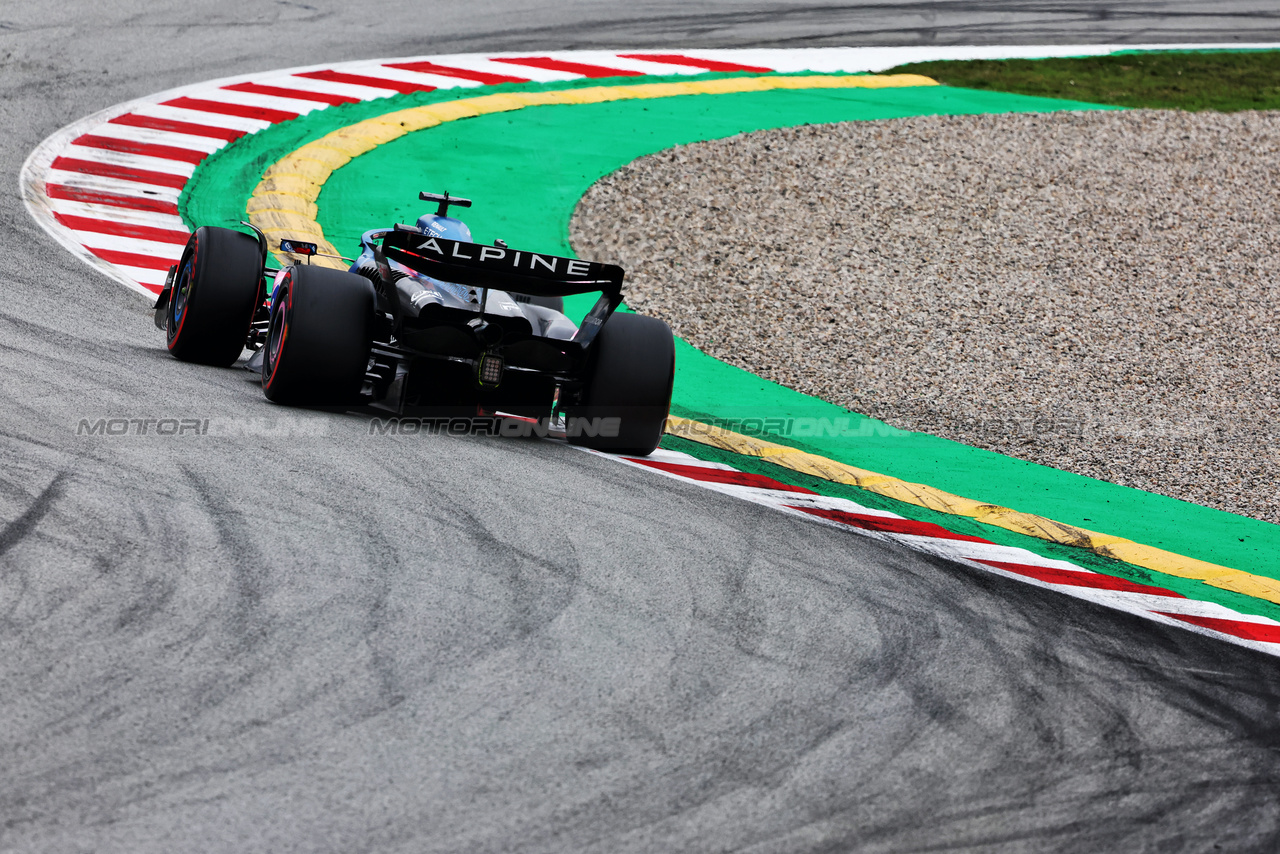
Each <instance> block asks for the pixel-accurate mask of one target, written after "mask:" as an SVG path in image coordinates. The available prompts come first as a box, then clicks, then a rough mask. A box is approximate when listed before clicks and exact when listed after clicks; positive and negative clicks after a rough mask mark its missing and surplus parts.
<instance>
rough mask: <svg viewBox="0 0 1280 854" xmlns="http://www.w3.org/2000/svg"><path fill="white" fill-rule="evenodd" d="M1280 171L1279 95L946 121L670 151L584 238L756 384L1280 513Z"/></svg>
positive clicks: (643, 169)
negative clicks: (1245, 101) (1222, 106)
mask: <svg viewBox="0 0 1280 854" xmlns="http://www.w3.org/2000/svg"><path fill="white" fill-rule="evenodd" d="M1277 186H1280V113H1277V112H1241V113H1234V114H1220V113H1211V112H1203V113H1184V112H1180V111H1164V110H1131V111H1096V112H1082V113H1081V112H1062V113H1048V114H1028V115H998V116H929V117H919V118H910V119H896V120H891V121H878V122H850V123H843V124H835V125H813V126H806V127H800V128H789V129H784V130H772V131H762V132H759V133H753V134H746V135H741V136H737V137H733V138H730V139H724V140H715V141H711V142H702V143H697V144H694V145H689V146H684V147H680V148H675V149H671V150H668V151H663V152H661V153H659V154H655V155H653V156H650V157H647V158H643V159H641V160H638V161H636V162H635V163H632V164H630V165H628V166H626V167H625V168H623V169H621V170H619V171H618V172H616V173H614V174H612V175H610V176H607V177H606V178H604V179H603V180H601V181H600V182H599V183H597V184H596V185H595V186H594V187H593V188H592V189H591V191H590V192H589V193H587V195H586V196H585V197H584V198H583V200H582V201H581V203H580V204H579V206H578V209H577V211H576V213H575V216H574V220H573V224H572V237H573V245H574V248H575V250H576V251H577V252H578V253H579V254H580V255H581V256H582V257H586V258H591V259H592V260H601V261H610V262H614V263H619V264H621V265H623V266H624V267H625V268H626V269H627V271H628V285H627V291H626V293H627V301H628V303H629V304H630V305H631V306H632V307H634V308H635V309H637V310H639V311H643V312H646V313H649V314H653V315H656V316H658V317H661V318H663V319H665V320H666V321H667V322H668V323H670V324H671V326H672V328H673V329H674V330H675V332H676V334H678V335H680V336H682V337H684V338H685V339H687V340H688V341H690V342H691V343H692V344H694V345H696V346H697V347H699V348H700V349H702V350H704V351H705V352H707V353H709V354H711V355H713V356H715V357H717V358H719V359H722V360H724V361H726V362H729V363H730V364H733V365H738V366H740V367H742V368H746V369H747V370H749V371H752V372H754V373H756V374H758V375H760V376H762V377H766V378H768V379H770V380H773V381H775V382H778V383H781V384H783V385H786V386H790V387H791V388H794V389H796V390H798V391H802V392H805V393H806V394H811V395H816V396H818V397H821V398H823V399H825V400H828V401H831V402H832V403H836V404H839V405H840V406H844V407H847V408H849V409H852V410H854V411H857V412H861V413H865V414H867V415H871V416H874V417H876V418H880V419H883V420H885V421H887V422H889V423H890V424H893V425H896V426H899V427H903V428H907V429H910V430H921V431H925V432H928V433H932V434H935V435H938V436H943V437H946V438H949V439H955V440H957V441H960V442H964V443H966V444H969V445H973V446H976V447H980V448H988V449H990V450H993V451H998V452H1000V453H1003V454H1008V455H1010V456H1014V457H1018V458H1020V459H1025V460H1031V461H1034V462H1037V463H1043V464H1045V465H1050V466H1054V467H1056V468H1062V469H1066V470H1068V471H1073V472H1078V473H1080V474H1085V475H1089V476H1091V477H1096V478H1101V479H1103V480H1108V481H1111V482H1114V483H1119V484H1124V485H1126V486H1132V487H1137V488H1139V489H1144V490H1149V491H1152V492H1157V493H1161V494H1163V495H1169V496H1173V497H1176V498H1181V499H1184V500H1187V501H1192V502H1195V503H1197V504H1203V505H1207V506H1210V507H1217V508H1220V509H1223V510H1228V511H1230V512H1233V513H1240V514H1244V515H1248V516H1253V517H1255V518H1258V519H1264V520H1266V521H1270V522H1280V499H1278V498H1277V495H1276V489H1275V473H1276V467H1277V462H1278V457H1280V450H1278V449H1277V443H1276V436H1277V425H1276V416H1277V408H1278V406H1280V334H1277V324H1278V323H1280V317H1278V315H1277V308H1278V307H1280V292H1278V291H1277V290H1276V289H1275V288H1274V287H1273V285H1274V283H1275V282H1276V281H1277V278H1278V276H1277V273H1278V272H1280V256H1278V255H1277V252H1276V247H1277V243H1278V241H1280V223H1278V217H1277V197H1276V187H1277ZM974 497H981V496H974Z"/></svg>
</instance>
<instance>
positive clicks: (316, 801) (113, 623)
mask: <svg viewBox="0 0 1280 854" xmlns="http://www.w3.org/2000/svg"><path fill="white" fill-rule="evenodd" d="M1195 5H1199V4H1195ZM958 6H959V4H948V3H931V4H910V3H897V4H879V5H875V6H830V7H827V6H819V5H801V4H788V3H781V4H779V3H774V4H745V3H741V4H734V3H720V4H716V3H693V4H652V5H650V6H636V5H634V4H621V3H614V2H605V3H589V4H588V3H560V4H530V5H522V6H521V7H520V8H519V9H518V10H515V11H509V10H506V9H504V8H503V7H502V4H493V3H473V4H458V6H457V7H453V8H447V9H440V8H437V7H436V6H435V5H434V4H431V5H425V4H421V3H381V4H372V3H368V4H336V3H334V4H328V3H326V4H318V5H303V4H291V3H279V4H275V5H271V6H265V5H262V4H251V3H245V2H240V3H223V4H217V5H216V7H215V5H214V4H206V5H205V6H203V7H201V6H194V5H192V4H142V3H136V4H133V5H130V4H127V3H113V4H102V3H88V2H79V0H77V2H70V3H63V4H59V5H58V6H57V7H56V8H37V7H35V6H34V5H30V6H29V5H28V4H23V5H22V6H21V7H19V6H17V4H10V5H9V6H6V7H4V8H3V9H0V69H2V73H0V91H2V94H3V97H0V119H3V126H4V127H5V128H6V129H7V130H8V135H7V138H6V140H5V141H4V143H3V146H2V147H0V158H2V171H3V174H4V175H5V176H6V177H5V179H4V183H3V189H2V190H0V229H2V231H3V240H0V260H2V267H0V269H3V271H4V272H3V273H2V274H0V288H2V289H3V290H2V291H0V293H2V294H3V298H2V299H0V376H2V377H3V380H2V381H0V396H2V403H3V405H2V406H0V768H3V769H4V773H3V774H0V850H5V851H9V850H13V851H59V852H63V851H196V850H198V851H268V850H269V851H285V850H299V851H326V850H327V851H463V850H466V851H513V850H522V851H564V850H584V851H590V850H599V851H625V850H646V851H649V850H736V849H746V850H758V851H775V850H776V851H799V850H846V849H858V850H868V851H880V850H885V851H898V850H918V849H924V848H929V849H933V848H942V849H947V848H961V849H983V848H993V849H994V848H998V849H1000V850H1010V849H1014V850H1020V849H1025V850H1049V849H1075V850H1144V849H1145V850H1162V851H1163V850H1179V849H1191V850H1205V849H1211V848H1212V847H1213V846H1214V845H1215V844H1221V845H1222V847H1223V849H1224V850H1249V849H1256V850H1271V849H1273V848H1274V847H1275V839H1276V837H1277V836H1280V802H1278V801H1277V799H1276V798H1275V795H1274V792H1275V787H1276V784H1277V782H1278V780H1280V757H1278V756H1277V753H1276V746H1277V745H1278V744H1280V738H1278V737H1277V736H1278V733H1277V729H1278V727H1280V724H1278V723H1277V706H1278V705H1280V702H1278V701H1280V677H1278V676H1277V671H1276V666H1275V662H1274V660H1273V659H1271V658H1268V657H1265V656H1262V655H1257V654H1254V653H1251V652H1249V651H1247V650H1243V649H1240V648H1236V647H1233V646H1229V645H1227V644H1222V643H1218V642H1216V641H1213V640H1210V639H1208V638H1204V637H1201V636H1198V635H1195V634H1192V633H1190V632H1183V631H1179V630H1174V629H1165V628H1162V627H1160V626H1157V625H1153V624H1152V623H1150V622H1146V621H1142V620H1139V619H1137V618H1130V617H1127V616H1125V615H1123V614H1118V613H1115V612H1111V611H1106V610H1103V609H1101V608H1097V607H1093V606H1090V605H1087V604H1085V603H1081V602H1078V601H1075V600H1072V599H1068V598H1066V597H1061V596H1057V595H1054V594H1052V593H1047V592H1043V591H1039V590H1036V589H1033V588H1028V587H1026V586H1024V585H1021V584H1018V583H1013V582H1004V581H1002V580H1000V579H998V578H993V577H991V576H988V575H980V574H977V573H974V572H971V571H969V570H967V569H964V568H962V567H957V566H953V565H950V564H947V563H945V562H941V561H932V560H929V559H927V558H924V557H922V556H921V555H919V554H915V553H911V552H907V551H905V550H902V549H898V548H894V547H891V546H886V545H883V544H879V543H876V542H872V541H866V540H862V539H858V538H855V537H851V536H848V535H846V534H844V533H842V532H839V531H835V530H832V529H829V528H826V527H824V526H822V525H819V524H816V523H806V522H804V521H800V520H796V519H792V518H790V517H787V516H783V515H780V514H776V513H773V512H771V511H768V510H766V509H763V508H760V507H757V506H755V505H752V504H749V503H747V502H740V501H735V500H733V499H731V498H727V497H724V496H720V495H717V494H715V493H712V492H708V491H706V490H702V489H699V488H697V487H693V486H687V485H684V484H679V483H675V482H673V481H671V480H669V479H665V478H662V477H659V476H657V475H654V476H648V475H646V474H644V473H642V472H638V471H636V470H633V469H632V468H629V467H624V466H619V465H616V464H613V463H610V462H609V461H607V460H602V459H598V458H595V457H592V456H590V455H587V454H582V453H579V452H576V451H573V450H571V449H568V448H565V447H562V446H559V445H556V444H554V443H546V442H529V441H512V440H507V441H503V440H497V439H484V438H455V437H448V436H370V435H368V431H367V425H366V421H365V419H363V418H362V417H360V416H356V415H343V414H331V413H322V412H315V413H309V412H285V413H283V415H284V416H285V420H281V419H282V411H281V410H280V409H278V408H276V407H273V406H271V405H270V404H268V403H267V402H266V401H265V400H263V398H262V396H261V394H260V392H259V391H258V390H257V388H256V386H255V385H254V384H253V382H252V381H251V378H250V377H249V375H247V374H245V373H244V372H237V371H220V370H213V369H202V368H198V367H192V366H189V365H182V364H179V363H178V362H176V361H174V360H172V359H171V358H170V357H169V356H168V355H167V354H166V353H165V352H164V350H163V348H162V346H161V339H160V337H159V333H157V332H156V331H155V330H154V328H152V327H151V322H150V317H149V315H148V313H147V312H146V311H145V306H144V303H143V301H142V300H141V299H140V298H139V297H138V296H136V295H135V294H133V293H130V292H128V291H126V290H125V289H124V288H122V287H120V286H119V285H117V284H114V283H111V282H109V281H107V280H105V279H103V278H101V277H99V276H98V275H97V274H95V273H93V272H92V271H91V270H89V269H88V268H87V267H85V266H83V265H82V264H81V263H80V262H79V261H76V260H75V259H73V258H72V257H71V256H70V255H68V254H67V253H66V252H65V251H63V250H62V249H61V248H59V247H58V246H57V245H56V244H54V243H53V242H52V241H51V240H50V239H48V238H47V237H46V235H45V234H44V233H43V232H42V231H41V230H40V229H39V228H38V227H37V226H36V225H35V223H34V222H33V221H32V220H31V219H30V217H29V216H28V215H27V213H26V211H25V210H24V209H23V207H22V204H21V201H20V199H19V196H18V191H17V174H18V170H19V168H20V166H21V162H22V160H23V158H24V157H25V156H26V154H27V153H28V152H29V151H30V150H31V149H32V148H33V147H34V146H35V145H36V144H37V143H38V142H40V140H42V139H43V138H44V137H46V136H47V135H48V134H49V133H51V132H53V131H54V130H56V129H57V128H59V127H61V126H63V125H65V124H67V123H69V122H71V121H73V120H75V119H77V118H80V117H81V116H83V115H86V114H88V113H90V112H93V111H95V110H97V109H101V108H103V107H107V106H110V105H112V104H114V103H118V102H120V101H124V100H127V99H129V98H132V97H136V96H139V95H144V94H148V93H150V92H155V91H159V90H161V89H166V88H169V87H172V86H177V85H181V84H185V83H193V82H198V81H200V80H204V79H209V78H214V77H219V76H224V75H229V74H233V73H240V72H247V71H252V70H255V69H269V68H277V67H285V66H292V65H299V64H304V63H312V62H318V61H327V60H333V61H338V60H344V59H357V58H362V57H372V56H392V55H399V54H403V55H413V54H424V53H429V52H445V51H450V52H454V51H463V50H507V49H524V48H536V49H545V50H549V49H556V48H570V47H601V48H605V47H624V46H625V47H631V46H634V47H694V46H704V47H706V46H714V47H719V46H796V45H803V46H810V45H818V44H858V43H862V44H907V43H930V42H936V43H952V44H956V43H1000V42H1005V43H1009V42H1014V41H1023V42H1026V41H1045V42H1053V41H1057V42H1080V41H1126V40H1127V41H1138V40H1141V41H1145V42H1159V41H1178V40H1187V41H1192V40H1194V41H1229V40H1232V39H1236V38H1238V39H1240V40H1251V41H1261V40H1280V26H1278V25H1277V22H1276V18H1275V15H1274V13H1272V12H1266V11H1265V10H1264V4H1260V3H1259V4H1247V3H1220V4H1216V5H1215V6H1214V7H1213V8H1214V12H1213V13H1212V14H1190V13H1189V10H1192V9H1193V8H1194V7H1193V4H1190V3H1185V4H1178V3H1157V4H1146V5H1140V6H1131V7H1129V9H1130V11H1126V12H1124V13H1123V14H1122V13H1119V12H1116V11H1114V10H1113V7H1111V6H1110V5H1107V4H1088V3H1081V4H1077V5H1075V6H1073V7H1070V8H1068V9H1064V8H1063V7H1060V6H1053V7H1050V6H1048V5H1042V4H1029V3H1017V4H1015V3H1008V4H1006V3H998V2H997V3H988V4H985V5H983V6H977V7H975V6H972V5H969V6H967V11H965V12H960V11H956V9H957V8H958ZM215 9H216V10H215ZM1133 10H1136V11H1133ZM246 22H249V23H246ZM99 417H129V418H163V417H176V418H194V419H201V420H203V419H210V423H211V424H212V425H215V429H214V430H211V431H210V434H209V435H204V436H192V435H186V436H181V437H171V438H166V437H156V436H154V435H149V436H145V437H143V436H122V437H103V436H94V437H87V436H77V435H76V426H77V424H78V423H79V421H80V419H82V418H88V419H96V418H99ZM253 419H263V420H262V421H254V420H253ZM227 424H232V425H239V426H240V429H241V432H242V435H238V436H237V435H214V434H215V433H216V432H217V429H216V425H224V426H225V425H227ZM255 424H257V425H259V426H267V425H271V424H274V425H276V426H275V427H274V428H272V429H274V431H275V432H272V429H262V430H255V429H253V426H254V425H255ZM245 425H248V426H247V427H246V426H245ZM280 425H283V427H281V426H280ZM245 433H247V434H248V435H244V434H245Z"/></svg>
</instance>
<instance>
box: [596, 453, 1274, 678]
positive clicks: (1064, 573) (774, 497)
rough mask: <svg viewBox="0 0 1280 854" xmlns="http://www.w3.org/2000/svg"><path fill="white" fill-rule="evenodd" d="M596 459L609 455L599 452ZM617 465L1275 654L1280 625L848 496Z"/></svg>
mask: <svg viewBox="0 0 1280 854" xmlns="http://www.w3.org/2000/svg"><path fill="white" fill-rule="evenodd" d="M600 456H606V457H607V456H608V455H604V454H601V455H600ZM608 458H609V459H621V461H622V462H624V463H626V464H628V465H632V466H635V467H637V468H642V469H646V470H648V471H653V472H657V473H659V474H662V475H664V476H666V477H671V478H675V479H677V480H682V481H685V482H686V483H693V484H696V485H698V486H701V487H704V488H706V489H711V490H714V491H716V492H721V493H724V494H726V495H731V496H734V497H736V498H741V499H744V500H747V501H751V502H754V503H756V504H762V505H764V506H767V507H771V508H773V509H775V510H778V511H780V512H784V513H788V514H791V515H797V516H803V517H806V518H809V519H812V520H814V521H816V522H819V523H821V524H826V525H830V526H834V527H836V528H841V529H843V530H846V531H849V532H852V533H856V534H859V535H861V536H866V537H871V538H873V539H878V540H885V541H888V542H893V543H897V544H899V545H903V546H906V547H907V548H909V549H912V550H914V551H919V552H924V553H926V554H930V555H935V556H937V557H942V558H946V559H947V560H952V561H956V562H957V563H960V564H963V565H965V566H969V567H971V568H973V569H976V570H981V571H983V572H989V573H993V574H995V575H1000V576H1003V577H1005V578H1010V579H1014V580H1017V581H1022V582H1025V583H1028V584H1032V585H1034V586H1037V587H1042V588H1046V589H1049V590H1055V591H1057V592H1059V593H1065V594H1066V595H1068V596H1074V597H1076V598H1078V599H1085V600H1087V601H1090V602H1095V603H1097V604H1100V605H1103V606H1105V607H1108V608H1114V609H1116V610H1119V611H1124V612H1126V613H1130V614H1136V615H1138V616H1140V617H1144V618H1146V619H1149V620H1153V621H1155V622H1158V623H1163V624H1165V625H1172V626H1178V627H1180V628H1184V629H1189V630H1191V631H1194V632H1199V633H1201V634H1205V635H1209V636H1210V637H1215V638H1218V639H1220V640H1225V641H1228V642H1230V643H1234V644H1238V645H1240V646H1245V647H1249V648H1250V649H1255V650H1258V651H1261V652H1265V653H1268V654H1270V655H1280V622H1276V621H1274V620H1270V619H1268V618H1266V617H1260V616H1255V615H1252V614H1242V613H1240V612H1238V611H1233V610H1231V609H1230V608H1227V607H1225V606H1223V605H1218V604H1216V603H1213V602H1203V601H1200V600H1197V599H1190V598H1187V597H1185V596H1183V595H1182V594H1180V593H1175V592H1174V591H1171V590H1166V589H1164V588H1162V587H1159V586H1156V585H1146V584H1138V583H1135V582H1133V581H1130V580H1128V579H1124V578H1118V577H1116V576H1111V575H1106V574H1104V573H1099V572H1094V571H1092V570H1089V569H1085V568H1083V567H1080V566H1076V565H1075V564H1072V563H1069V562H1067V561H1063V560H1057V559H1054V558H1048V557H1044V556H1042V555H1038V554H1036V553H1034V552H1031V551H1029V550H1026V549H1021V548H1016V547H1013V546H1005V545H999V544H997V543H993V542H991V541H989V540H985V539H982V538H980V537H974V536H967V535H963V534H957V533H954V532H952V531H949V530H947V529H946V528H943V527H941V526H939V525H935V524H932V523H929V522H921V521H918V520H914V519H906V518H903V517H901V516H898V515H896V514H894V513H890V512H888V511H885V510H878V509H874V508H870V507H863V506H862V505H860V504H857V503H856V502H854V501H850V500H849V499H847V498H838V497H835V496H826V495H821V494H819V493H817V492H814V491H812V490H809V489H806V488H804V487H799V486H793V485H791V484H786V483H781V482H779V481H776V480H774V479H772V478H769V477H765V476H763V475H759V474H754V473H751V472H744V471H739V470H738V469H735V468H733V467H732V466H729V465H726V464H724V463H714V462H707V461H704V460H700V459H698V458H697V457H694V456H691V455H689V454H685V453H681V452H678V451H669V450H666V449H662V448H660V449H658V450H657V451H655V452H654V453H653V454H652V455H651V456H649V457H646V458H617V457H608Z"/></svg>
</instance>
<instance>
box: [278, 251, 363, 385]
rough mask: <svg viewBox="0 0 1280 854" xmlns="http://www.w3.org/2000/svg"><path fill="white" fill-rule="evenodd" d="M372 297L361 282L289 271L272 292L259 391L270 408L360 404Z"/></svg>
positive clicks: (335, 273)
mask: <svg viewBox="0 0 1280 854" xmlns="http://www.w3.org/2000/svg"><path fill="white" fill-rule="evenodd" d="M374 304H375V296H374V290H373V285H372V284H371V283H370V282H369V280H368V279H366V278H365V277H364V276H359V275H356V274H354V273H348V272H345V271H343V270H331V269H329V268H327V267H311V266H294V267H288V268H286V269H285V270H284V272H282V273H281V274H280V275H279V277H278V278H277V279H276V286H275V290H274V291H273V292H272V294H271V322H270V324H269V325H268V328H267V341H266V343H265V344H263V348H264V350H265V353H264V355H263V360H262V391H263V393H265V394H266V396H267V397H268V398H269V399H271V400H273V401H275V402H277V403H292V404H310V405H314V406H344V405H348V404H353V403H357V402H359V399H360V389H361V386H362V385H363V384H364V380H365V371H366V370H367V369H368V365H369V353H370V350H371V348H372V345H373V323H374Z"/></svg>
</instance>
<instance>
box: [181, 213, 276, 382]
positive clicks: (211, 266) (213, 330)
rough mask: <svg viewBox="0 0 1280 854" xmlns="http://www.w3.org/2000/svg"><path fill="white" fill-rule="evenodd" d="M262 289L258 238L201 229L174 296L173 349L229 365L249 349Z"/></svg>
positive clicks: (185, 356)
mask: <svg viewBox="0 0 1280 854" xmlns="http://www.w3.org/2000/svg"><path fill="white" fill-rule="evenodd" d="M261 288H262V253H261V250H260V249H259V247H258V241H257V240H255V239H254V238H252V237H250V236H249V235H247V234H241V233H240V232H238V231H232V230H231V229H229V228H215V227H212V226H201V227H200V228H197V229H196V231H195V234H193V235H191V238H190V239H189V240H188V241H187V248H186V249H185V250H183V253H182V260H181V261H179V262H178V275H177V279H176V281H174V283H173V290H172V291H171V292H170V294H169V308H168V314H167V316H166V321H165V334H166V337H167V344H168V347H169V352H170V353H172V354H173V355H174V356H176V357H177V358H179V359H181V360H182V361H184V362H200V363H203V364H206V365H218V366H221V367H226V366H228V365H230V364H231V363H232V362H234V361H235V360H236V359H238V358H240V353H241V352H242V351H243V350H244V344H245V340H246V339H247V338H248V337H249V325H250V324H251V323H252V322H253V314H254V312H255V311H256V310H257V307H258V305H259V303H260V302H261V300H262V292H261Z"/></svg>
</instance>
